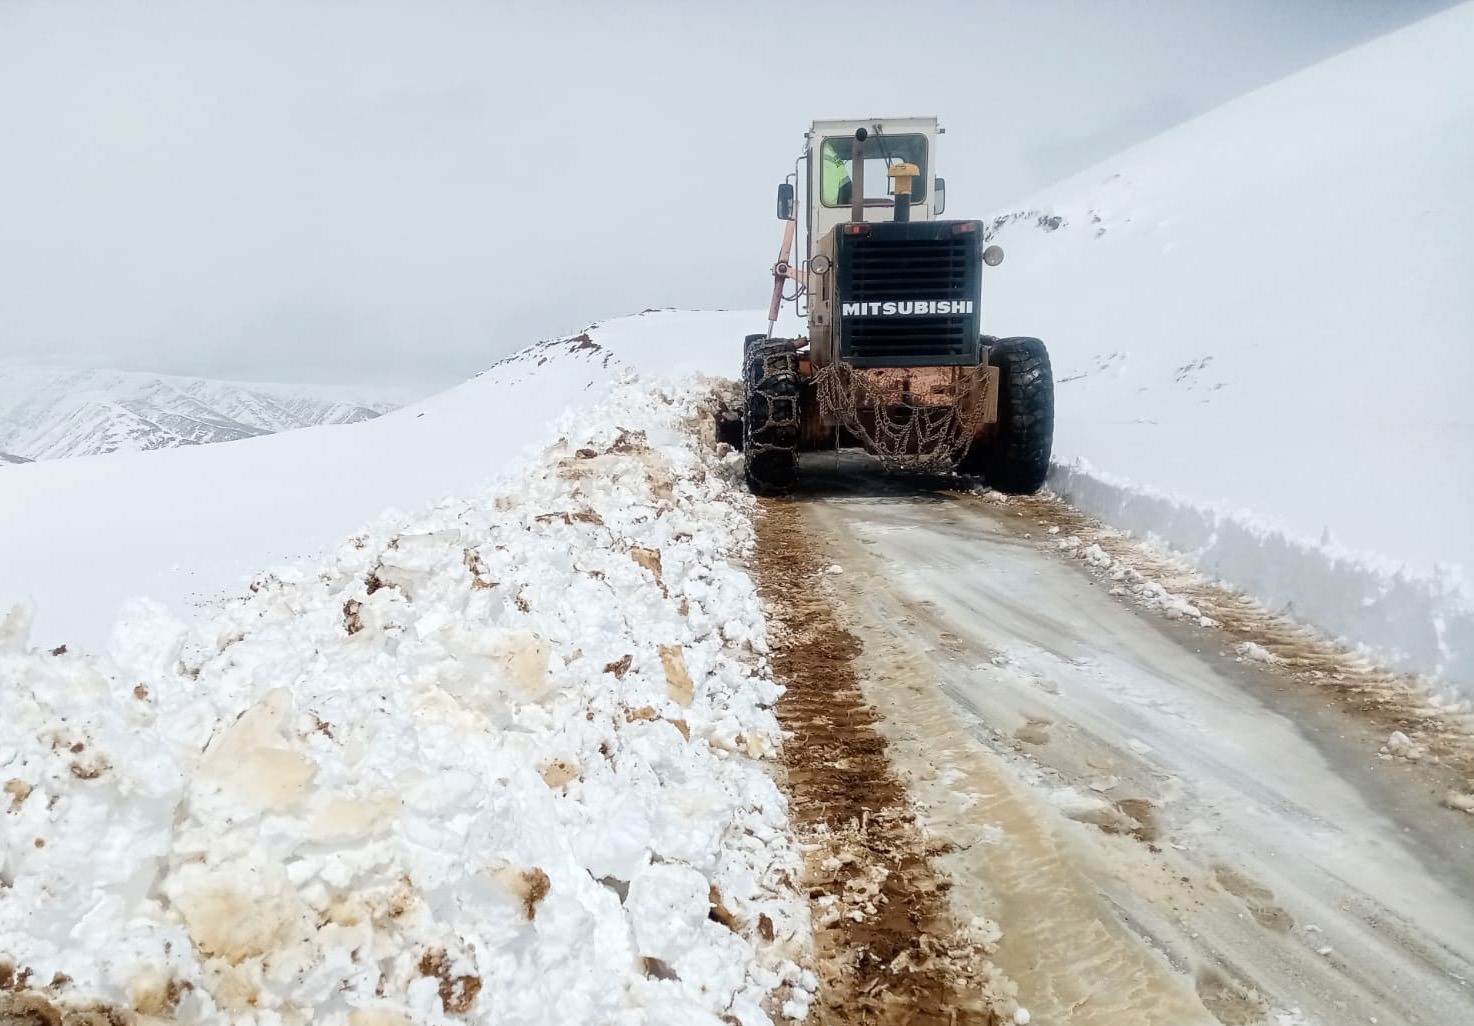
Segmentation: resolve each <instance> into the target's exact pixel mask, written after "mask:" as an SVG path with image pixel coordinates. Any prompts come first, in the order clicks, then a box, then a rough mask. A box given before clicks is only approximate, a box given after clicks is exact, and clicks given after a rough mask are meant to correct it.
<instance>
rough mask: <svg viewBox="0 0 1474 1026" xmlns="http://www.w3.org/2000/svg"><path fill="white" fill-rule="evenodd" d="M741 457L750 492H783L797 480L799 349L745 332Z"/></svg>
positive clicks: (778, 493)
mask: <svg viewBox="0 0 1474 1026" xmlns="http://www.w3.org/2000/svg"><path fill="white" fill-rule="evenodd" d="M742 349H743V351H742V383H743V402H742V458H743V463H744V465H745V469H746V477H747V487H748V489H749V490H750V491H751V492H752V493H753V494H754V495H786V494H787V493H788V492H791V491H792V490H793V485H794V482H795V481H796V480H797V478H798V427H799V417H800V414H801V410H800V404H801V401H802V395H803V386H802V382H801V381H800V380H799V376H798V347H797V346H796V345H794V343H793V342H791V341H789V340H787V339H779V338H767V337H765V336H756V337H754V336H748V338H747V340H746V341H745V342H744V344H743V347H742Z"/></svg>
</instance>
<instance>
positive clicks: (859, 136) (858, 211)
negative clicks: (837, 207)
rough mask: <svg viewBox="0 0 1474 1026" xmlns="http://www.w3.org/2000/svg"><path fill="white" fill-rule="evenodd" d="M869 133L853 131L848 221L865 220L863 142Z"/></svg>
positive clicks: (858, 129)
mask: <svg viewBox="0 0 1474 1026" xmlns="http://www.w3.org/2000/svg"><path fill="white" fill-rule="evenodd" d="M868 138H870V133H869V132H867V131H865V129H863V128H857V129H855V148H854V150H853V151H851V153H850V220H851V221H863V220H865V140H866V139H868Z"/></svg>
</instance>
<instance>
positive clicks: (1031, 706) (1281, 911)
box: [758, 456, 1474, 1026]
mask: <svg viewBox="0 0 1474 1026" xmlns="http://www.w3.org/2000/svg"><path fill="white" fill-rule="evenodd" d="M804 474H805V477H804V486H803V492H802V493H801V494H800V495H798V496H797V497H795V498H794V499H790V500H784V501H782V502H769V501H765V502H764V503H762V504H761V508H760V510H759V513H758V518H759V521H763V520H765V519H766V520H767V521H768V523H769V527H768V529H767V531H766V535H764V534H763V529H762V528H761V527H760V538H762V542H761V544H762V547H763V559H764V560H765V561H766V564H767V570H766V571H765V572H764V571H762V568H759V570H760V573H759V576H760V578H761V577H765V578H766V580H767V585H766V587H767V589H768V596H767V597H768V599H769V601H770V603H771V602H772V601H773V599H772V597H771V596H772V594H773V590H774V589H775V588H777V589H779V590H781V591H783V592H784V593H785V594H787V595H788V596H789V598H788V600H787V601H788V613H787V615H788V616H789V617H790V618H792V619H794V620H795V621H801V620H802V619H803V616H802V613H803V609H804V608H805V604H806V603H818V605H819V606H820V607H822V609H823V610H824V616H826V617H830V618H832V621H833V623H832V624H829V623H826V624H825V626H824V633H825V635H826V636H830V635H831V634H833V633H834V632H836V631H842V632H843V633H844V635H845V637H843V638H840V639H839V640H838V641H835V642H834V644H838V645H839V646H840V648H842V649H843V650H844V652H845V653H846V654H845V658H844V659H843V662H844V667H845V668H844V673H845V674H847V675H849V676H846V677H845V682H846V683H845V686H844V687H842V688H840V689H838V691H837V692H836V694H837V697H838V699H839V704H837V705H836V706H834V708H833V709H832V710H827V709H826V707H825V704H824V702H825V700H824V696H823V693H822V681H820V680H819V678H821V677H822V676H823V670H824V666H823V665H822V663H821V665H820V666H819V668H818V670H817V671H815V672H810V673H809V674H808V678H807V680H806V682H805V683H804V684H803V686H802V687H801V688H800V689H799V690H800V694H801V705H802V708H801V710H795V709H790V715H791V716H798V717H800V719H801V720H802V721H803V722H807V723H808V724H809V725H810V726H809V728H808V729H810V730H811V731H812V728H813V725H814V724H825V725H826V726H827V724H828V723H829V722H830V721H831V720H836V719H837V720H838V721H840V722H844V723H855V722H858V721H859V720H864V726H865V729H866V730H867V731H871V732H873V734H874V735H875V736H878V737H880V738H883V739H884V757H885V759H886V761H887V763H888V766H887V767H886V768H884V769H880V768H877V767H876V766H875V765H874V764H873V759H874V755H875V752H874V751H873V745H868V743H867V748H866V751H865V753H864V755H865V758H866V759H867V760H871V762H870V763H867V773H871V774H876V775H875V776H874V777H873V779H872V781H871V786H872V787H878V786H879V785H877V784H876V783H875V781H880V780H884V781H886V784H885V787H886V788H889V787H891V786H892V785H891V783H890V781H895V782H898V783H899V785H900V786H901V787H902V788H903V789H904V791H905V797H906V799H907V800H909V803H910V807H911V809H912V811H913V812H914V815H915V822H914V830H909V833H908V832H905V831H903V832H902V833H903V834H906V836H904V837H902V838H901V842H900V843H901V844H902V847H903V848H904V849H905V851H904V860H905V861H906V864H907V866H908V867H909V868H908V869H907V874H908V875H907V876H906V877H905V879H906V880H909V881H911V883H907V884H905V886H913V885H914V886H916V887H920V888H921V889H922V890H923V891H924V892H925V894H926V895H927V897H926V900H925V901H924V902H922V903H921V904H920V905H918V908H919V909H920V910H921V917H922V918H923V919H924V920H925V923H926V925H927V928H928V929H929V930H932V932H934V933H937V934H938V936H939V937H941V938H942V939H941V940H938V939H936V938H932V939H931V940H928V941H927V943H928V944H930V945H931V948H929V949H928V950H932V948H937V947H946V946H947V945H949V944H950V945H951V949H950V950H952V951H953V953H954V954H955V953H956V951H957V950H960V949H959V948H958V947H957V943H956V938H955V937H952V938H950V939H948V938H947V934H946V931H947V929H949V928H950V927H948V926H946V925H941V926H939V925H938V924H947V923H950V924H954V925H956V924H972V930H973V935H974V938H975V937H976V936H977V935H978V933H979V931H982V932H984V933H985V932H986V930H985V929H984V928H983V927H981V926H980V925H979V924H982V923H985V922H989V921H991V922H992V923H996V924H997V926H998V927H999V928H1000V929H1001V940H997V942H996V943H987V944H986V945H984V947H985V948H986V950H985V951H984V950H983V948H975V949H974V954H975V955H976V957H977V959H978V961H977V963H976V965H975V966H974V967H973V969H972V971H973V972H975V973H976V974H978V975H977V978H976V980H975V984H976V986H975V989H974V993H976V994H984V995H987V996H988V998H989V1000H990V1001H992V1002H993V1005H992V1008H993V1011H992V1013H991V1014H992V1015H994V1016H996V1017H997V1018H998V1020H1001V1021H1008V1020H1009V1019H1011V1018H1012V1016H1013V1014H1014V1013H1015V1002H1016V1005H1017V1006H1019V1007H1022V1008H1026V1009H1027V1010H1028V1016H1027V1018H1028V1019H1029V1021H1031V1022H1033V1023H1035V1024H1040V1026H1045V1024H1047V1026H1055V1024H1058V1026H1066V1024H1068V1026H1079V1024H1118V1026H1147V1024H1162V1026H1189V1024H1198V1023H1201V1024H1205V1026H1214V1024H1221V1026H1239V1024H1256V1023H1266V1024H1270V1026H1295V1024H1319V1026H1340V1024H1350V1023H1377V1024H1383V1026H1387V1024H1419V1026H1435V1024H1437V1026H1445V1024H1452V1023H1466V1022H1468V1023H1474V816H1471V815H1470V814H1469V813H1467V812H1465V811H1459V810H1458V809H1455V808H1450V807H1449V806H1448V805H1447V804H1446V802H1445V796H1446V795H1448V794H1449V793H1450V792H1451V790H1457V789H1458V788H1459V787H1461V786H1465V787H1466V786H1467V784H1468V781H1467V780H1466V779H1463V778H1464V774H1463V772H1461V771H1462V770H1463V769H1465V768H1466V767H1462V766H1460V765H1458V764H1457V760H1454V759H1443V760H1438V759H1436V758H1434V757H1432V756H1428V755H1426V754H1425V755H1424V756H1423V757H1422V758H1416V756H1415V760H1416V761H1414V760H1409V759H1407V758H1393V757H1389V754H1388V752H1387V751H1386V750H1385V743H1386V741H1387V738H1388V723H1387V722H1386V719H1385V717H1380V718H1379V716H1378V715H1375V714H1371V713H1368V712H1366V711H1365V710H1364V709H1361V708H1358V706H1357V703H1355V702H1351V701H1343V700H1341V699H1340V698H1339V697H1338V695H1337V694H1336V693H1335V691H1334V689H1333V688H1331V689H1328V688H1327V687H1325V686H1309V685H1307V684H1306V683H1305V682H1304V680H1303V679H1301V678H1298V677H1296V676H1295V675H1294V674H1291V673H1290V672H1288V671H1286V670H1285V669H1283V668H1282V667H1280V666H1277V665H1275V664H1273V663H1265V662H1262V661H1257V660H1255V659H1246V658H1245V657H1244V655H1243V654H1242V652H1243V649H1242V648H1241V647H1239V648H1236V647H1235V646H1234V645H1233V644H1232V643H1231V642H1232V641H1233V639H1232V638H1230V637H1229V636H1228V635H1226V633H1225V632H1224V631H1222V630H1218V629H1215V628H1212V627H1202V626H1199V625H1198V624H1197V623H1196V622H1185V621H1171V620H1168V619H1166V618H1164V617H1163V616H1162V615H1161V614H1160V613H1159V612H1156V611H1153V610H1150V609H1144V608H1141V607H1140V606H1139V605H1134V604H1132V603H1131V602H1130V601H1129V600H1127V599H1125V598H1123V597H1121V596H1120V595H1116V594H1112V593H1111V587H1110V582H1109V581H1108V580H1101V579H1100V578H1099V577H1098V576H1095V575H1092V574H1091V573H1089V572H1088V569H1087V568H1086V566H1085V564H1083V563H1082V562H1081V561H1079V560H1075V559H1071V558H1068V557H1067V556H1064V555H1061V554H1060V552H1059V546H1058V525H1051V524H1050V523H1049V519H1050V518H1049V516H1048V515H1047V513H1041V507H1040V504H1039V503H1038V502H1037V501H1032V500H1025V501H1018V500H1013V501H1004V502H998V501H993V500H990V499H988V498H986V497H982V496H977V495H972V494H968V493H965V492H960V491H955V490H951V489H952V487H953V486H952V485H951V484H950V483H949V482H947V481H943V480H927V479H917V478H909V479H903V478H886V477H882V476H881V475H879V473H878V471H877V470H876V468H874V467H873V465H871V464H869V463H868V462H866V461H864V460H863V459H860V458H848V457H847V458H844V459H843V460H839V461H836V460H835V458H834V457H832V456H820V457H812V458H810V459H809V460H808V461H807V462H806V464H805V468H804ZM780 525H781V528H782V529H781V530H778V529H777V527H778V526H780ZM1051 526H1055V529H1056V533H1054V534H1051V533H1050V530H1049V529H1050V527H1051ZM805 561H807V562H805ZM804 566H807V567H808V568H809V569H808V570H807V571H804V572H803V573H799V574H797V575H796V574H795V572H794V571H793V569H792V568H794V567H804ZM780 567H787V568H789V575H788V579H786V580H783V581H780V580H779V579H778V577H777V573H778V568H780ZM800 578H801V579H800ZM1117 590H1118V591H1119V589H1117ZM790 641H791V642H792V645H790V648H789V649H788V650H787V653H786V655H784V654H782V653H781V652H780V655H779V658H778V662H779V664H780V665H779V669H780V673H781V672H783V665H782V663H783V660H784V659H785V658H786V659H787V660H788V661H789V664H790V666H791V665H792V664H793V660H795V659H798V658H799V656H798V655H797V654H796V652H797V651H798V649H799V648H801V647H802V646H805V645H812V644H815V643H816V642H815V639H813V638H811V637H804V636H802V635H801V634H800V633H795V634H792V635H791V637H790ZM821 641H822V639H821ZM835 651H836V650H835V648H834V647H833V644H831V646H830V648H828V649H826V650H825V651H824V652H823V658H824V659H830V658H832V657H834V655H835ZM810 669H811V670H812V669H813V668H812V667H811V668H810ZM851 679H852V680H853V684H854V685H857V686H858V691H859V695H860V697H861V698H862V699H863V702H862V703H861V707H863V708H864V713H863V715H861V713H860V712H858V711H857V708H856V707H855V704H854V702H853V701H852V700H851V698H852V697H853V691H854V687H853V686H852V685H851V684H850V683H849V682H850V681H851ZM831 712H832V714H833V715H830V713H831ZM796 722H797V721H796ZM789 729H790V737H793V736H794V731H795V729H796V727H795V726H794V724H790V725H789ZM824 740H825V742H826V744H828V745H830V748H829V749H827V750H826V751H825V753H824V759H823V760H821V761H826V762H833V761H834V760H836V759H838V760H844V759H846V755H845V753H844V752H843V751H842V750H841V749H842V748H843V743H844V741H843V738H838V739H836V738H835V737H834V736H832V733H827V734H826V735H825V738H824ZM808 741H809V742H812V741H813V737H812V736H810V737H809V738H808ZM835 745H838V746H839V747H834V746H835ZM803 747H805V748H806V749H808V748H811V747H812V745H811V744H807V743H806V744H805V745H804V746H803ZM859 754H860V753H856V756H858V755H859ZM811 761H813V760H812V759H811ZM797 772H798V774H799V778H800V779H803V780H809V781H812V780H814V779H815V777H814V773H815V772H816V770H815V767H814V766H812V765H811V766H807V767H803V766H799V767H797ZM822 784H823V786H824V787H827V788H829V790H828V791H826V792H825V793H826V794H827V796H828V799H827V800H828V801H829V802H830V803H831V814H830V819H831V820H832V821H834V822H832V823H831V826H834V827H838V826H839V825H840V823H839V820H840V819H845V820H846V821H847V819H848V818H854V816H855V814H856V810H855V809H854V808H850V809H849V810H848V811H846V812H845V813H844V815H843V816H836V815H835V814H833V802H835V801H837V800H838V797H837V796H838V793H839V792H840V791H842V790H843V788H842V786H841V785H842V784H843V780H842V779H839V778H826V779H824V780H823V781H822ZM790 793H791V794H792V793H793V792H792V791H790ZM882 799H883V800H882V801H881V805H883V806H884V808H885V813H884V815H885V816H886V817H887V821H888V822H891V823H895V822H897V817H898V816H900V817H902V818H904V815H905V813H903V812H898V808H899V806H898V802H899V800H900V799H898V797H897V796H896V795H895V794H893V793H890V792H889V791H887V792H886V794H884V795H883V796H882ZM804 805H805V803H804V801H803V799H802V796H796V807H797V808H798V809H799V811H800V814H801V815H802V810H803V808H804ZM818 815H820V818H821V819H822V813H819V814H818ZM908 829H909V828H908ZM913 835H914V836H913ZM918 845H920V847H919V848H918ZM816 850H818V849H816ZM918 851H921V852H923V853H924V856H925V858H926V859H927V860H928V865H927V866H922V865H920V864H919V863H918V862H917V861H916V853H917V852H918ZM832 854H833V852H826V857H830V856H832ZM831 864H832V861H831ZM870 871H871V872H872V873H873V872H875V870H873V869H872V870H870ZM933 874H935V875H936V876H939V877H940V878H941V879H942V881H943V886H941V887H938V886H937V885H936V883H935V881H934V880H933V879H932V875H933ZM903 883H904V881H903ZM821 892H822V888H819V889H817V890H815V891H813V892H811V894H812V895H815V896H817V895H820V894H821ZM939 893H942V894H945V898H946V909H945V913H946V915H944V914H943V910H939V909H938V908H936V907H934V906H935V896H936V895H937V894H939ZM893 897H895V898H897V899H898V900H903V901H904V900H910V899H908V898H906V897H905V896H904V895H901V894H900V893H899V892H897V893H896V894H895V895H893ZM887 943H888V944H890V945H891V948H892V949H894V948H895V946H896V944H897V943H898V941H897V939H896V938H895V937H889V938H887ZM984 955H986V959H985V958H984V957H983V956H984ZM843 957H846V958H849V959H850V960H851V961H852V962H853V961H855V960H856V959H859V960H861V961H863V959H864V958H865V957H868V956H866V955H865V954H864V953H863V952H861V953H858V954H857V953H856V952H855V951H850V952H849V953H848V954H847V955H843ZM939 961H940V962H945V964H946V969H947V972H946V973H945V974H942V976H941V977H939V979H942V980H943V981H944V982H945V984H946V987H951V988H953V989H954V990H956V989H957V988H958V986H959V985H958V983H957V972H958V971H959V970H963V971H964V972H965V971H966V969H967V966H966V961H965V959H963V960H961V961H959V960H957V959H955V958H953V959H950V960H947V959H941V960H939ZM857 980H858V982H856V981H857ZM884 983H885V981H884V980H882V981H880V983H879V984H876V983H874V982H872V981H869V980H867V979H864V978H852V980H851V984H852V985H853V986H858V987H860V988H864V987H867V986H868V987H870V988H871V991H870V992H874V993H879V992H880V991H883V990H884V989H885V987H884V986H883V985H884ZM927 985H928V986H929V987H931V990H930V991H929V993H930V994H931V995H939V994H943V993H944V992H945V990H946V987H939V986H938V985H937V980H935V979H933V980H929V981H928V982H927ZM963 989H966V988H963ZM1015 990H1016V995H1015ZM1000 994H1003V995H1006V996H1005V997H1003V998H999V996H998V995H1000ZM927 1012H928V1015H927V1021H939V1019H940V1020H941V1021H945V1019H943V1018H941V1017H935V1018H934V1017H933V1016H935V1014H936V1010H935V1008H934V1007H929V1008H928V1009H927ZM1022 1018H1023V1016H1021V1017H1020V1021H1022ZM843 1019H844V1016H843V1015H842V1014H840V1013H838V1012H836V1015H835V1017H834V1018H833V1020H832V1021H842V1020H843ZM853 1021H872V1020H870V1019H869V1018H855V1019H854V1020H853ZM898 1021H904V1019H901V1020H898ZM957 1021H987V1019H986V1018H982V1019H974V1018H973V1017H972V1015H971V1013H968V1012H964V1013H963V1016H962V1017H961V1018H958V1019H957Z"/></svg>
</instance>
